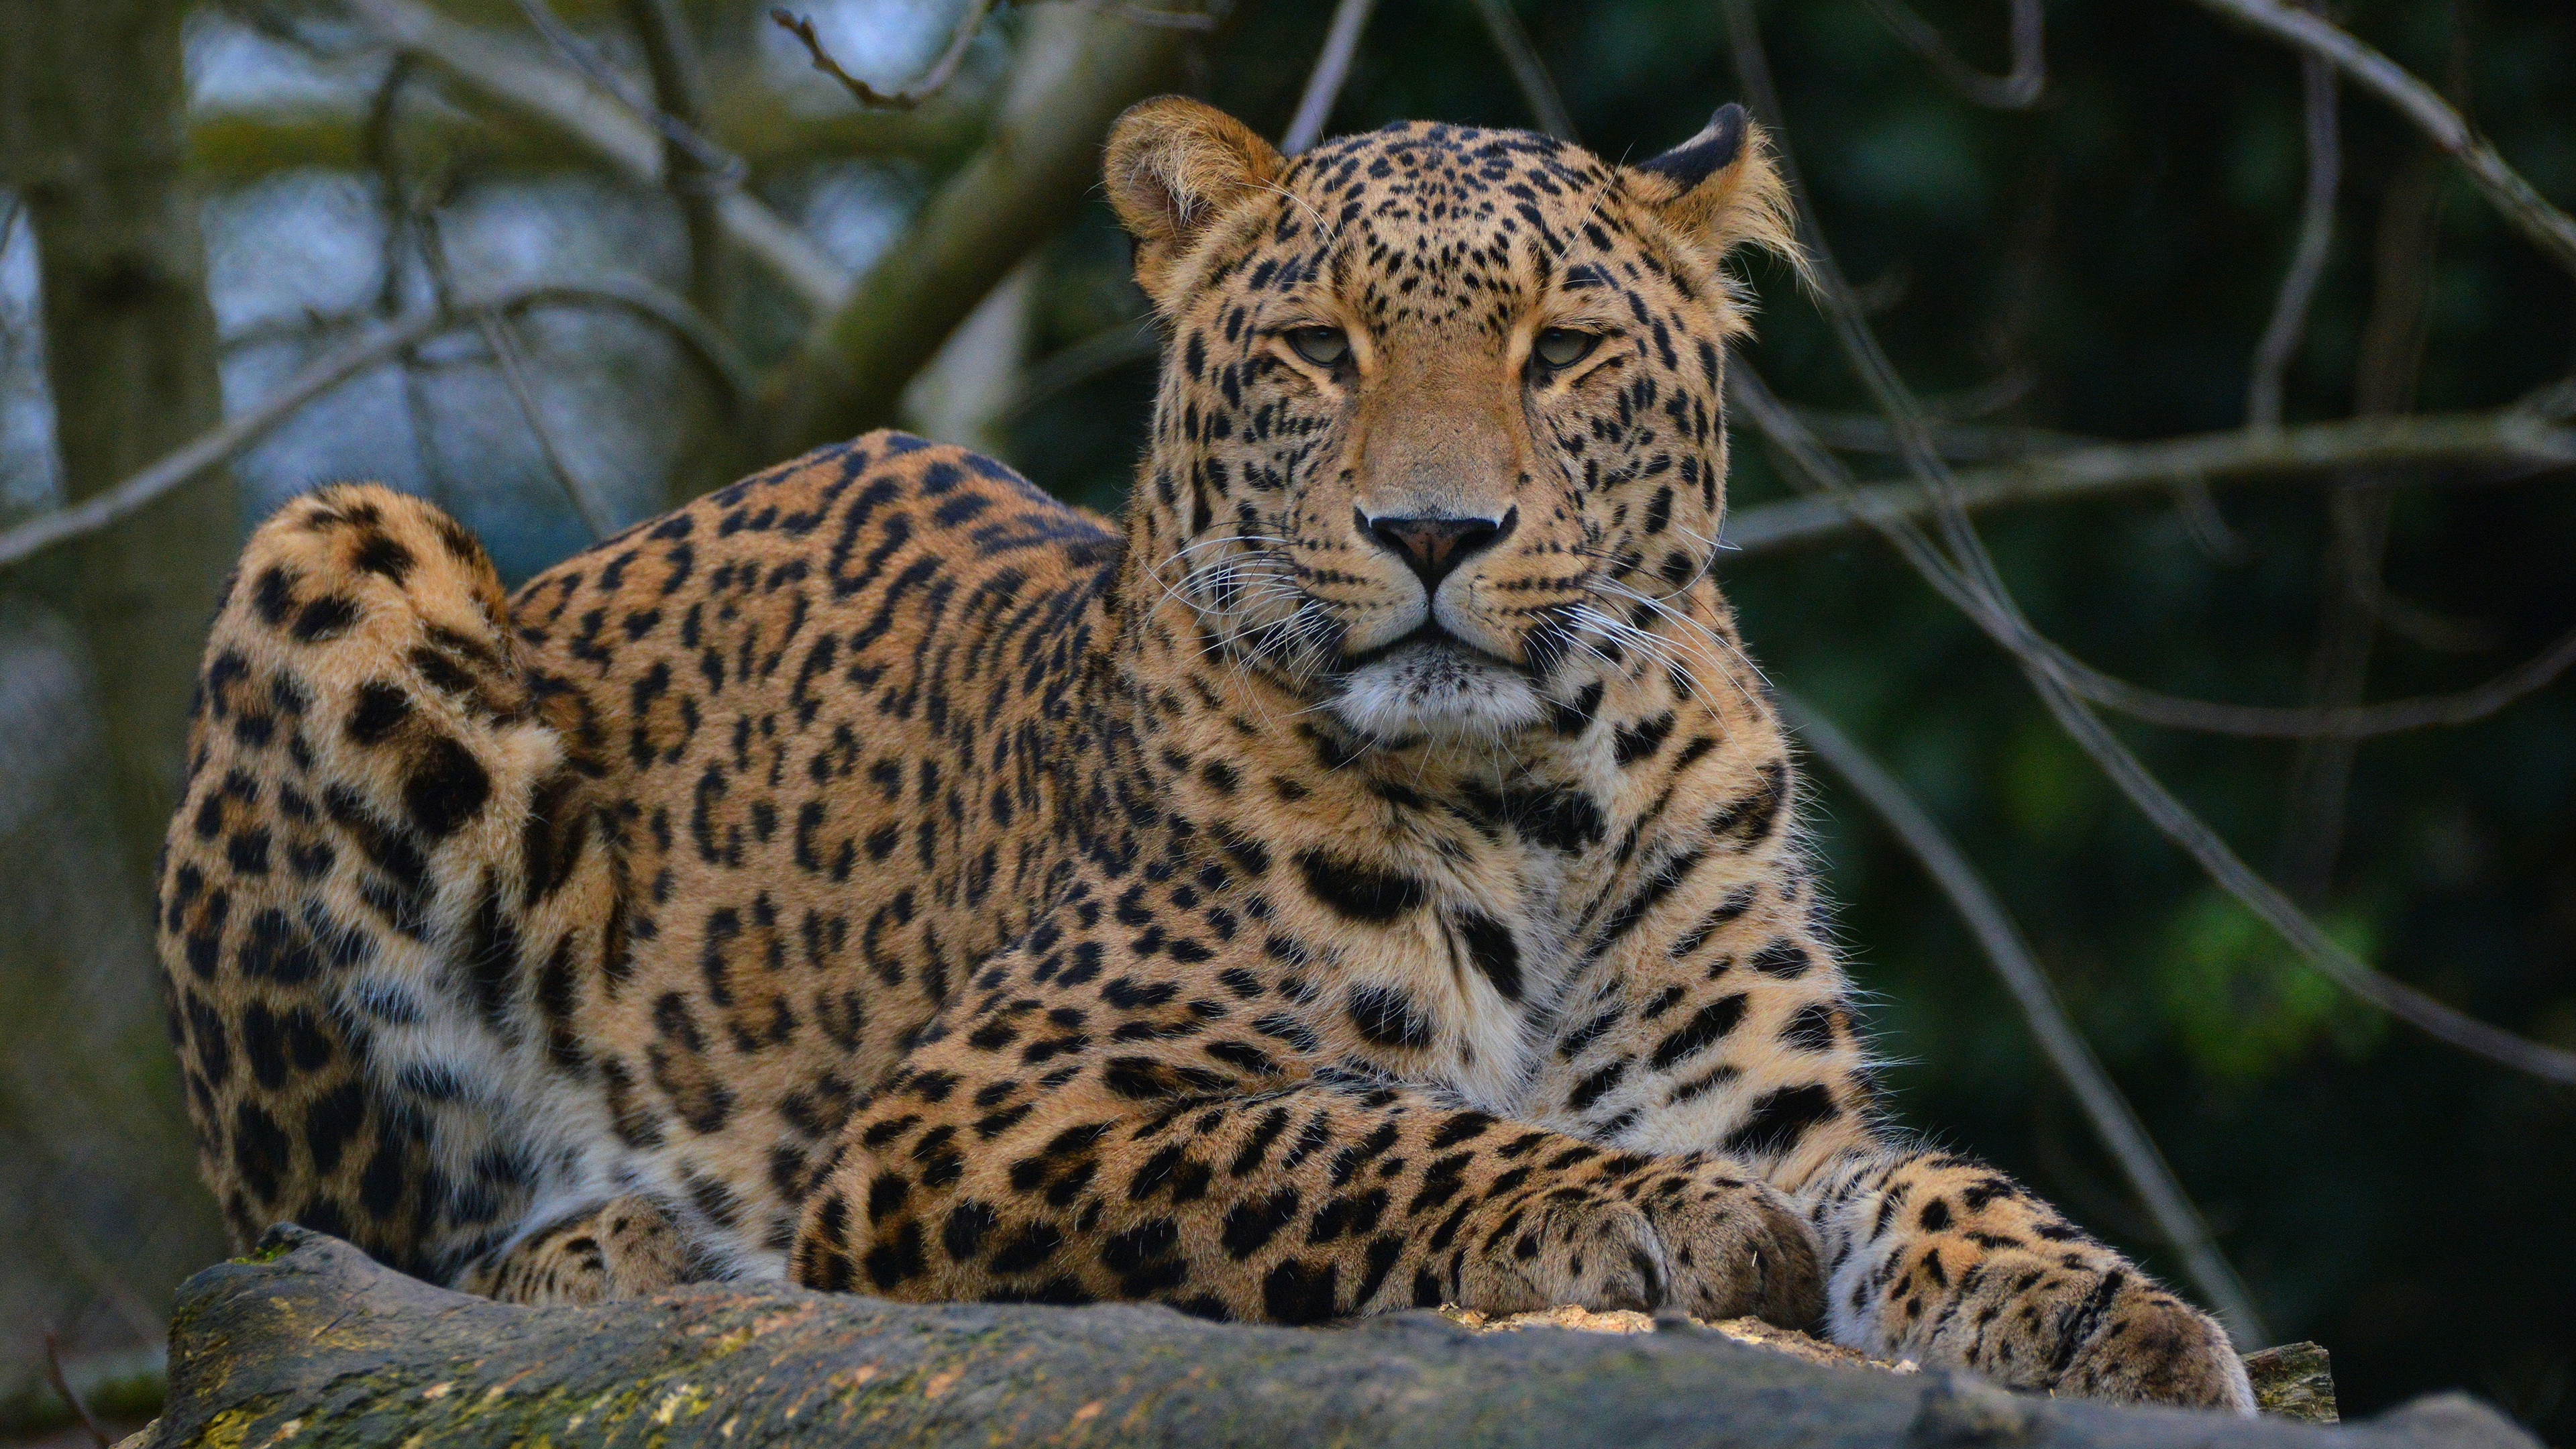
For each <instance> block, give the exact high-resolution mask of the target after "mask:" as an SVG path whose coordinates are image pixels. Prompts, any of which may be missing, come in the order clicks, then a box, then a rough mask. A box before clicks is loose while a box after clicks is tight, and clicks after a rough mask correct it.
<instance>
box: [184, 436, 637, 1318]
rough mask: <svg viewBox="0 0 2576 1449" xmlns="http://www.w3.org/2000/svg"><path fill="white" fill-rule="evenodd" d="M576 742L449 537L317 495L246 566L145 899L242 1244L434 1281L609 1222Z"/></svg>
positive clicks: (429, 514) (609, 1176) (607, 897)
mask: <svg viewBox="0 0 2576 1449" xmlns="http://www.w3.org/2000/svg"><path fill="white" fill-rule="evenodd" d="M580 738H581V732H580V730H578V729H576V728H568V727H567V722H566V721H564V720H562V719H557V718H550V717H549V715H548V704H547V702H546V700H545V699H544V698H543V697H542V692H541V691H538V690H536V689H533V688H532V687H531V680H530V676H529V672H528V670H527V669H526V667H525V664H524V661H523V659H522V658H521V655H520V651H519V647H518V642H517V640H516V639H515V637H514V635H513V631H512V629H511V625H510V614H509V605H508V603H507V600H506V598H505V596H504V595H503V593H502V590H501V584H500V580H499V578H498V577H497V575H496V574H495V573H494V571H493V569H492V565H491V563H490V561H489V559H487V558H486V557H485V555H484V553H483V550H482V548H481V547H480V546H479V545H477V544H476V543H475V541H474V540H473V538H472V537H471V536H470V535H469V534H467V533H466V532H465V530H464V529H463V528H461V527H459V526H458V525H457V524H456V523H455V522H454V521H453V520H452V519H450V518H448V517H447V516H446V515H445V514H443V513H441V512H439V511H438V510H437V509H435V508H433V507H431V506H429V505H428V504H426V503H423V502H421V501H419V500H417V499H413V498H407V497H404V496H403V495H400V494H397V493H394V492H392V491H391V490H388V489H384V488H380V487H374V486H368V485H349V486H338V487H332V488H326V489H323V490H321V491H319V492H316V493H313V494H310V495H308V496H306V497H303V498H299V499H297V500H295V501H294V502H292V503H289V504H288V505H287V506H286V507H285V508H283V509H281V510H280V511H279V512H278V513H277V515H276V516H275V517H273V518H271V519H270V520H269V521H268V522H267V523H265V524H264V525H262V526H261V527H260V529H259V530H258V531H257V533H256V534H254V535H253V537H252V539H251V541H250V543H249V545H248V547H247V550H246V551H245V553H244V556H243V560H242V565H241V569H240V571H239V573H238V574H237V575H236V576H235V578H234V580H233V582H232V583H231V584H230V585H228V586H227V590H226V595H225V598H224V601H223V604H222V606H221V609H220V611H219V613H218V615H217V617H216V620H215V623H214V628H213V633H212V638H211V639H210V641H209V643H208V646H207V654H206V664H205V668H204V672H203V675H202V677H201V680H200V687H199V699H198V703H197V707H196V711H195V718H194V722H193V724H192V726H191V734H190V748H189V767H188V768H189V775H188V780H187V785H186V790H185V795H184V803H183V804H182V806H181V808H180V811H179V813H178V815H177V817H176V818H175V819H174V820H173V821H172V822H171V827H170V832H169V836H168V839H167V844H166V849H165V853H164V858H163V866H162V871H161V876H160V881H159V904H160V947H161V952H160V954H161V960H162V965H163V969H164V973H165V975H166V977H167V980H168V984H169V997H170V1006H171V1030H172V1034H173V1036H174V1037H175V1038H176V1040H177V1042H178V1045H179V1048H180V1056H181V1061H182V1066H183V1068H184V1071H185V1076H186V1085H187V1095H188V1102H189V1109H190V1113H191V1115H192V1117H193V1118H194V1120H195V1124H196V1129H197V1138H198V1146H199V1156H200V1163H201V1166H202V1167H203V1169H204V1172H205V1175H206V1178H207V1181H208V1183H209V1185H210V1186H212V1187H213V1188H214V1190H215V1195H216V1197H217V1199H218V1201H219V1202H220V1203H221V1204H222V1206H223V1209H224V1213H225V1217H226V1220H227V1222H228V1224H229V1225H230V1227H231V1229H232V1232H233V1235H234V1237H235V1239H236V1240H237V1241H238V1242H240V1243H242V1244H244V1245H247V1244H248V1243H250V1242H251V1241H253V1240H255V1239H256V1238H257V1237H258V1235H259V1234H260V1232H261V1231H263V1230H264V1229H265V1228H266V1227H267V1226H268V1225H269V1224H271V1223H273V1222H277V1221H280V1220H293V1221H296V1222H300V1223H303V1224H304V1225H306V1226H308V1227H312V1228H315V1229H318V1230H322V1231H327V1232H331V1233H334V1234H337V1235H339V1236H342V1237H346V1238H348V1239H350V1240H351V1241H354V1242H356V1243H357V1244H358V1245H360V1246H361V1247H364V1248H365V1249H367V1250H368V1251H369V1252H371V1253H373V1254H375V1255H376V1256H377V1257H379V1258H381V1259H383V1260H385V1261H387V1262H389V1263H392V1264H394V1265H396V1266H399V1267H402V1268H404V1269H406V1270H408V1271H411V1272H413V1273H416V1274H420V1275H422V1276H425V1277H429V1278H432V1279H435V1280H439V1281H449V1280H451V1279H453V1278H454V1277H455V1276H456V1275H457V1274H458V1272H459V1271H460V1270H462V1269H463V1268H465V1267H466V1265H468V1264H470V1263H473V1262H474V1261H476V1260H477V1259H479V1258H482V1257H484V1256H485V1255H488V1254H491V1253H493V1252H494V1251H495V1250H496V1249H499V1248H501V1247H503V1246H504V1245H507V1244H511V1243H514V1242H517V1241H520V1240H522V1239H524V1238H525V1237H527V1236H528V1235H527V1234H526V1232H525V1231H524V1225H525V1224H526V1223H528V1222H529V1221H531V1220H536V1219H541V1218H547V1217H551V1216H553V1215H557V1214H561V1213H565V1212H568V1211H574V1210H578V1209H579V1208H580V1207H582V1206H583V1205H585V1204H595V1203H599V1202H603V1201H605V1200H606V1199H608V1198H609V1197H610V1196H612V1195H613V1194H614V1193H615V1192H616V1191H617V1190H618V1188H617V1185H616V1182H615V1176H614V1166H615V1164H614V1159H613V1154H612V1152H611V1150H610V1149H611V1147H612V1145H613V1142H614V1135H613V1133H612V1131H611V1130H610V1128H609V1126H608V1124H607V1123H606V1121H605V1120H604V1111H603V1109H602V1108H601V1107H600V1106H599V1105H598V1104H597V1098H598V1093H597V1092H596V1091H595V1090H593V1089H592V1087H591V1085H590V1084H588V1083H587V1082H586V1081H585V1080H584V1079H585V1077H586V1076H587V1074H588V1072H589V1063H588V1062H587V1061H586V1059H585V1057H584V1054H583V1051H582V1047H581V1044H580V1041H579V1039H578V1036H577V1034H576V1033H575V1032H574V1031H573V1030H572V1028H571V1026H570V1020H571V1014H572V1012H573V1010H574V1007H575V1005H576V1004H577V1002H578V1000H579V998H580V996H581V993H582V992H584V991H585V990H588V989H590V988H589V987H588V986H587V985H586V984H585V983H586V982H589V981H591V980H593V979H595V978H596V977H597V976H598V975H599V967H600V965H601V963H602V961H603V960H604V959H605V958H606V957H608V956H610V955H613V953H615V952H616V951H617V950H619V949H621V948H620V945H619V943H618V942H617V940H616V939H614V938H615V937H616V936H617V934H618V927H617V921H616V913H615V911H614V909H613V900H614V892H613V889H612V887H611V882H610V879H609V876H610V866H609V864H608V862H607V859H606V856H607V850H606V847H605V845H604V844H603V843H602V842H601V841H600V839H599V832H597V831H596V830H594V829H592V826H593V824H594V823H595V822H594V819H593V817H594V815H595V813H596V812H595V809H594V807H593V806H592V805H591V804H589V803H588V799H587V793H586V790H585V785H586V781H587V778H588V773H587V772H586V771H585V769H584V767H583V766H584V762H583V760H582V758H581V756H580V754H579V742H580Z"/></svg>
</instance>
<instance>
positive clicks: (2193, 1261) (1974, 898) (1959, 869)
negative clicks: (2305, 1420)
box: [1777, 690, 2271, 1347]
mask: <svg viewBox="0 0 2576 1449" xmlns="http://www.w3.org/2000/svg"><path fill="white" fill-rule="evenodd" d="M1777 693H1778V694H1779V698H1780V704H1781V708H1782V710H1783V712H1784V713H1786V714H1787V715H1788V717H1789V723H1790V725H1791V727H1792V728H1793V729H1794V730H1795V731H1796V732H1797V735H1798V738H1799V739H1800V740H1802V741H1803V742H1805V744H1806V746H1807V748H1808V749H1809V750H1810V751H1812V752H1813V753H1814V754H1815V756H1816V758H1817V759H1820V760H1822V761H1824V762H1825V766H1826V768H1828V769H1830V770H1832V771H1833V772H1834V773H1835V774H1837V775H1840V776H1841V777H1842V778H1843V782H1844V783H1845V784H1848V785H1849V786H1851V788H1852V792H1853V793H1854V794H1856V795H1858V796H1860V797H1861V800H1862V802H1863V803H1865V804H1867V805H1868V806H1869V808H1870V809H1871V811H1873V812H1874V813H1876V814H1877V816H1878V818H1879V820H1880V821H1881V822H1882V823H1883V824H1885V825H1886V826H1887V828H1888V830H1889V832H1890V833H1892V834H1893V835H1895V836H1896V838H1897V840H1898V841H1899V842H1901V843H1902V844H1903V845H1904V846H1905V848H1906V850H1907V851H1908V852H1909V853H1911V854H1912V855H1913V857H1914V859H1915V861H1916V862H1917V863H1919V864H1920V865H1921V866H1922V867H1923V871H1924V873H1925V874H1926V875H1929V876H1931V877H1932V883H1933V884H1934V885H1936V886H1939V887H1940V889H1941V893H1942V894H1943V895H1945V896H1947V897H1949V899H1950V908H1951V909H1952V910H1954V911H1957V912H1958V913H1959V919H1960V921H1961V923H1962V924H1964V925H1966V926H1967V928H1968V932H1969V934H1970V935H1972V936H1974V937H1976V939H1977V946H1978V949H1980V950H1981V951H1983V952H1984V953H1985V957H1986V962H1987V964H1988V965H1991V966H1993V967H1994V968H1995V974H1996V975H1997V976H1999V977H2001V978H2003V983H2004V989H2005V990H2007V991H2009V992H2011V993H2012V998H2013V1002H2014V1004H2015V1005H2017V1006H2019V1007H2020V1008H2021V1014H2022V1019H2023V1020H2024V1021H2025V1022H2027V1023H2028V1024H2029V1026H2030V1034H2031V1039H2032V1040H2034V1041H2036V1042H2038V1043H2039V1050H2040V1055H2041V1056H2043V1057H2045V1058H2046V1059H2047V1061H2048V1064H2049V1066H2050V1067H2051V1068H2053V1069H2054V1070H2055V1071H2056V1072H2057V1075H2058V1078H2059V1079H2060V1080H2061V1081H2063V1082H2065V1083H2066V1087H2067V1090H2068V1091H2070V1092H2073V1093H2074V1094H2075V1102H2076V1105H2077V1106H2078V1107H2081V1108H2082V1109H2083V1111H2084V1117H2085V1120H2086V1121H2088V1122H2090V1123H2091V1124H2092V1126H2093V1135H2094V1136H2095V1137H2097V1138H2099V1139H2100V1140H2101V1143H2102V1146H2103V1147H2104V1148H2105V1149H2107V1150H2108V1151H2109V1152H2110V1154H2111V1158H2112V1160H2113V1161H2115V1162H2117V1163H2119V1164H2120V1171H2121V1173H2122V1175H2124V1176H2126V1177H2127V1178H2128V1179H2129V1186H2130V1187H2131V1188H2132V1189H2134V1190H2135V1191H2136V1193H2137V1194H2138V1200H2139V1201H2140V1202H2142V1203H2144V1204H2145V1205H2146V1209H2147V1213H2148V1215H2149V1216H2150V1217H2152V1218H2153V1219H2154V1220H2155V1224H2156V1230H2157V1231H2158V1232H2160V1233H2162V1234H2163V1235H2164V1239H2165V1241H2166V1242H2167V1243H2168V1244H2170V1245H2171V1246H2172V1247H2173V1250H2174V1251H2175V1252H2176V1253H2177V1254H2179V1255H2180V1256H2181V1258H2182V1264H2183V1271H2184V1272H2186V1273H2188V1274H2190V1275H2191V1281H2192V1283H2193V1285H2194V1286H2195V1287H2197V1288H2199V1289H2200V1292H2201V1296H2202V1297H2203V1298H2205V1299H2206V1300H2207V1301H2208V1302H2209V1304H2210V1306H2211V1307H2212V1308H2214V1309H2215V1310H2216V1311H2217V1313H2218V1316H2219V1318H2220V1320H2221V1321H2223V1322H2225V1323H2226V1325H2227V1331H2228V1333H2229V1334H2230V1335H2232V1336H2233V1337H2234V1338H2235V1340H2236V1342H2237V1343H2238V1345H2239V1346H2243V1347H2251V1346H2253V1345H2257V1344H2260V1343H2262V1342H2264V1341H2265V1340H2266V1339H2268V1338H2270V1337H2271V1334H2270V1332H2269V1331H2268V1330H2266V1329H2265V1328H2264V1326H2263V1317H2262V1315H2261V1314H2260V1313H2258V1312H2256V1311H2255V1308H2254V1300H2253V1297H2252V1295H2250V1294H2248V1293H2247V1292H2246V1291H2245V1283H2244V1280H2243V1279H2241V1278H2239V1277H2238V1276H2237V1274H2236V1269H2235V1267H2234V1266H2233V1265H2232V1264H2230V1263H2229V1262H2228V1261H2227V1259H2226V1257H2225V1255H2223V1254H2221V1253H2220V1252H2219V1250H2218V1244H2217V1242H2216V1241H2215V1240H2213V1239H2212V1238H2211V1237H2210V1233H2209V1224H2208V1223H2207V1222H2206V1221H2204V1220H2203V1219H2202V1218H2201V1215H2200V1209H2199V1208H2197V1207H2194V1206H2193V1205H2192V1201H2191V1198H2190V1196H2189V1195H2188V1194H2186V1193H2184V1191H2183V1190H2182V1184H2181V1183H2180V1182H2178V1181H2176V1180H2175V1178H2174V1175H2173V1168H2172V1166H2171V1165H2170V1164H2168V1163H2167V1162H2166V1161H2165V1156H2164V1153H2163V1152H2161V1151H2159V1150H2158V1149H2157V1147H2156V1143H2155V1139H2154V1138H2152V1137H2150V1136H2148V1135H2147V1129H2146V1124H2145V1123H2142V1122H2140V1121H2139V1120H2138V1114H2137V1113H2136V1112H2135V1111H2134V1110H2133V1109H2131V1107H2130V1106H2129V1099H2128V1098H2127V1097H2125V1096H2122V1095H2121V1093H2120V1089H2119V1087H2118V1086H2117V1085H2115V1084H2114V1083H2113V1082H2112V1080H2111V1074H2110V1073H2109V1072H2106V1071H2104V1070H2103V1068H2102V1061H2101V1059H2100V1058H2099V1057H2096V1056H2095V1055H2094V1054H2093V1046H2092V1044H2091V1043H2090V1042H2087V1041H2086V1040H2085V1039H2084V1034H2083V1033H2082V1032H2080V1031H2078V1030H2076V1027H2075V1022H2074V1020H2073V1019H2072V1018H2070V1017H2069V1016H2068V1015H2067V1014H2066V1004H2065V1003H2064V1002H2062V1001H2060V1000H2058V997H2057V988H2056V987H2054V986H2052V985H2051V984H2049V980H2048V974H2047V973H2046V972H2045V971H2042V970H2041V969H2040V965H2039V962H2038V960H2037V959H2036V958H2034V957H2033V956H2032V955H2031V952H2030V944H2029V943H2028V942H2027V941H2025V940H2023V939H2022V934H2021V928H2020V927H2019V926H2017V925H2015V924H2014V923H2013V919H2012V917H2011V915H2009V914H2008V913H2006V911H2005V910H2004V907H2003V903H2002V902H2001V901H1998V900H1996V899H1995V894H1994V892H1993V890H1991V889H1990V888H1988V887H1987V885H1986V882H1985V880H1984V878H1983V877H1981V876H1979V875H1978V874H1977V868H1976V867H1975V866H1973V865H1970V864H1969V863H1968V858H1967V857H1966V856H1965V855H1963V854H1961V853H1960V851H1959V847H1958V846H1956V845H1954V844H1952V843H1951V841H1950V837H1949V836H1948V835H1947V834H1945V833H1944V832H1943V831H1942V829H1941V827H1940V825H1938V824H1937V823H1935V822H1934V820H1933V819H1932V817H1931V816H1930V815H1929V814H1927V813H1926V812H1925V811H1924V809H1923V807H1922V806H1921V805H1920V804H1918V803H1916V801H1915V799H1914V797H1913V795H1911V794H1910V793H1908V792H1907V790H1906V788H1905V787H1904V786H1903V785H1902V784H1900V783H1898V781H1897V779H1896V777H1895V776H1894V775H1891V774H1889V773H1888V772H1887V770H1886V768H1885V767H1884V766H1882V765H1880V764H1879V762H1878V761H1877V760H1875V759H1872V758H1871V757H1870V754H1869V752H1868V751H1867V750H1864V749H1862V748H1861V747H1860V746H1859V745H1858V744H1857V743H1855V742H1854V741H1853V740H1852V739H1851V737H1850V736H1848V735H1845V734H1844V733H1843V732H1842V730H1841V729H1840V728H1838V727H1837V726H1836V725H1835V724H1834V722H1833V721H1832V720H1829V719H1827V718H1825V717H1824V716H1823V715H1820V714H1818V713H1816V711H1815V710H1814V709H1813V708H1812V707H1811V706H1809V705H1808V704H1807V703H1806V701H1804V700H1802V699H1800V698H1798V697H1797V696H1796V695H1794V694H1791V693H1789V692H1788V691H1786V690H1779V691H1777Z"/></svg>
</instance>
